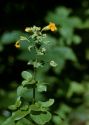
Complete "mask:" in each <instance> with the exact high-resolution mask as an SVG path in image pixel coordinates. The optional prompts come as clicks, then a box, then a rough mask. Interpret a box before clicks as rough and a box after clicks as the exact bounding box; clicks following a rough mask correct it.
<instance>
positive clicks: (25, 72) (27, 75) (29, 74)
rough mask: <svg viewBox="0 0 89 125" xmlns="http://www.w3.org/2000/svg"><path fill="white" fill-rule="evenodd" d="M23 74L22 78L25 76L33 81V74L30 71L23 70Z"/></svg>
mask: <svg viewBox="0 0 89 125" xmlns="http://www.w3.org/2000/svg"><path fill="white" fill-rule="evenodd" d="M21 75H22V78H24V79H25V80H27V81H31V80H32V78H33V77H32V74H31V73H30V72H27V71H23V72H22V73H21Z"/></svg>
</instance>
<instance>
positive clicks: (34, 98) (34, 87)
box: [33, 86, 35, 104]
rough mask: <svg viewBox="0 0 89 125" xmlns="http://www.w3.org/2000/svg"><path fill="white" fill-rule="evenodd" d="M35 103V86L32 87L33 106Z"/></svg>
mask: <svg viewBox="0 0 89 125" xmlns="http://www.w3.org/2000/svg"><path fill="white" fill-rule="evenodd" d="M34 103H35V86H34V87H33V104H34Z"/></svg>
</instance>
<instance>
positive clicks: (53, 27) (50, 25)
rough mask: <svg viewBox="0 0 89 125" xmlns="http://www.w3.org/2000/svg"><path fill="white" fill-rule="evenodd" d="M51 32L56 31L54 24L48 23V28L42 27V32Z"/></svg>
mask: <svg viewBox="0 0 89 125" xmlns="http://www.w3.org/2000/svg"><path fill="white" fill-rule="evenodd" d="M46 30H51V31H52V32H54V31H56V30H57V27H56V25H55V23H52V22H50V23H49V25H48V26H46V27H44V28H43V29H42V31H46Z"/></svg>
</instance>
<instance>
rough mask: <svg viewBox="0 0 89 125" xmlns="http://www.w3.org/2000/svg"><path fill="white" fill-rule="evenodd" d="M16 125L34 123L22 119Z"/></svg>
mask: <svg viewBox="0 0 89 125" xmlns="http://www.w3.org/2000/svg"><path fill="white" fill-rule="evenodd" d="M16 125H33V123H32V122H30V121H29V120H28V119H26V118H22V119H21V120H19V121H18V122H17V123H16Z"/></svg>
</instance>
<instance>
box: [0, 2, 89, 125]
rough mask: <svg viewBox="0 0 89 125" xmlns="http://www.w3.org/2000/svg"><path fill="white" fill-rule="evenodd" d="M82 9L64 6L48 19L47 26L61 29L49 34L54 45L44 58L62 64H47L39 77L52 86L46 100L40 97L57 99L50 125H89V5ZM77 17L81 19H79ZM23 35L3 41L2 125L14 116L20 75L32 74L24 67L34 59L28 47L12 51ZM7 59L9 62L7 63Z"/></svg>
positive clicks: (7, 36)
mask: <svg viewBox="0 0 89 125" xmlns="http://www.w3.org/2000/svg"><path fill="white" fill-rule="evenodd" d="M81 5H82V7H83V8H82V9H81V8H80V9H81V11H80V9H79V11H78V9H77V10H76V11H73V10H72V9H69V8H66V7H64V6H61V7H57V8H56V9H55V10H54V11H53V12H52V11H50V12H48V14H47V16H46V17H45V22H46V23H48V22H51V21H52V22H54V23H55V24H57V27H58V30H57V32H56V33H51V34H50V33H49V36H48V38H47V41H51V43H49V42H48V43H49V46H50V48H49V50H48V53H47V54H45V55H44V58H43V59H45V60H46V61H47V62H48V61H50V60H55V62H56V63H57V64H58V65H57V68H55V69H54V68H50V66H49V65H48V63H46V64H45V66H44V68H43V69H42V70H39V71H38V74H37V78H38V79H40V80H44V81H45V82H46V83H49V84H48V92H46V93H43V96H42V97H40V95H37V97H38V98H44V99H45V98H46V99H48V98H54V99H55V103H54V105H53V106H52V107H51V112H52V114H53V119H52V120H51V122H50V123H49V125H51V124H52V125H61V124H63V125H82V124H83V125H88V124H89V70H88V68H89V66H88V65H89V43H88V41H89V35H88V34H89V9H88V7H87V6H88V5H89V2H88V1H87V0H83V1H82V2H81ZM76 6H77V5H76ZM75 13H77V14H76V15H78V16H75ZM81 15H82V16H81ZM79 16H80V17H81V18H80V17H79ZM82 18H83V19H82ZM22 33H23V32H22V31H10V32H5V33H3V34H2V36H1V38H0V53H1V56H0V75H1V81H0V83H1V84H2V85H1V90H0V100H1V101H0V124H1V123H2V122H3V121H4V120H5V119H6V118H7V117H8V116H10V114H11V113H10V111H9V110H8V109H7V108H8V106H9V105H10V104H13V103H14V101H15V99H16V92H14V90H15V89H16V88H17V86H18V85H17V84H16V82H15V79H16V81H18V82H19V84H20V81H21V78H20V72H21V71H22V70H24V69H25V68H27V69H28V68H30V70H32V67H25V66H24V64H26V61H28V60H29V59H31V58H33V57H34V56H33V55H30V56H29V54H28V52H27V51H26V46H27V45H26V43H24V44H23V43H22V46H23V47H22V49H20V50H16V49H15V48H14V47H12V46H14V42H15V41H16V40H17V39H18V38H19V36H20V35H21V34H22ZM23 34H24V33H23ZM10 47H11V48H10ZM4 57H5V58H6V59H3V58H4ZM18 63H19V64H18ZM7 67H8V68H7ZM10 68H12V69H10ZM13 72H15V73H16V74H14V77H12V76H11V74H13ZM2 76H5V78H4V79H10V78H11V79H10V80H9V81H8V82H7V80H6V81H5V80H4V79H2ZM3 82H7V83H3ZM3 84H5V85H4V86H6V87H4V86H3ZM6 89H7V90H6ZM11 90H13V91H11ZM28 95H31V93H28ZM28 95H27V96H28ZM22 121H23V125H25V124H26V125H28V124H29V123H28V121H26V119H22ZM18 124H19V123H18Z"/></svg>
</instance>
